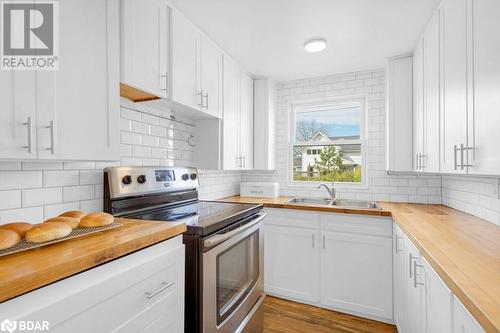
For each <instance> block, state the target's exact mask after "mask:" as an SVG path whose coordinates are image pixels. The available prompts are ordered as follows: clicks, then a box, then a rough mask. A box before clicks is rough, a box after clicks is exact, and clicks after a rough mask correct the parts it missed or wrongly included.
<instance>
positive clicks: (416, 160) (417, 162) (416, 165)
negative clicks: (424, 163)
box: [415, 154, 419, 170]
mask: <svg viewBox="0 0 500 333" xmlns="http://www.w3.org/2000/svg"><path fill="white" fill-rule="evenodd" d="M415 169H416V170H418V169H419V154H415Z"/></svg>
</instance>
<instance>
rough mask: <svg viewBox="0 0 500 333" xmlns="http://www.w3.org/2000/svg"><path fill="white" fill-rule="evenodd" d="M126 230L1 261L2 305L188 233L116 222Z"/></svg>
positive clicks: (178, 227) (163, 225) (172, 226)
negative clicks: (4, 302)
mask: <svg viewBox="0 0 500 333" xmlns="http://www.w3.org/2000/svg"><path fill="white" fill-rule="evenodd" d="M115 222H117V223H122V224H123V226H121V227H119V228H116V229H110V230H107V231H103V232H100V233H97V234H93V235H89V236H86V237H82V238H78V239H71V240H67V241H64V242H61V243H57V244H53V245H48V246H45V247H42V248H38V249H33V250H29V251H25V252H20V253H15V254H11V255H7V256H4V257H0V286H1V287H0V302H3V301H5V300H8V299H10V298H13V297H16V296H19V295H21V294H24V293H26V292H29V291H32V290H34V289H37V288H40V287H43V286H46V285H48V284H50V283H53V282H55V281H58V280H61V279H63V278H66V277H69V276H71V275H74V274H77V273H80V272H83V271H85V270H87V269H89V268H93V267H95V266H98V265H100V264H103V263H105V262H108V261H111V260H113V259H117V258H119V257H121V256H124V255H127V254H130V253H132V252H135V251H137V250H140V249H143V248H145V247H148V246H150V245H153V244H156V243H159V242H161V241H164V240H167V239H169V238H172V237H175V236H177V235H180V234H182V233H183V232H185V231H186V225H185V224H184V223H180V222H156V221H142V220H131V219H122V218H115Z"/></svg>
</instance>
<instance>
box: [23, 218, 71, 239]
mask: <svg viewBox="0 0 500 333" xmlns="http://www.w3.org/2000/svg"><path fill="white" fill-rule="evenodd" d="M71 230H73V229H71V227H70V226H69V225H68V224H67V223H64V222H46V223H42V224H39V225H36V226H34V227H33V228H31V229H30V230H28V232H26V235H25V237H26V241H28V242H31V243H42V242H47V241H51V240H54V239H59V238H63V237H66V236H68V235H69V234H70V233H71Z"/></svg>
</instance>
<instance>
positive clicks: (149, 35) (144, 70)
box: [121, 0, 170, 98]
mask: <svg viewBox="0 0 500 333" xmlns="http://www.w3.org/2000/svg"><path fill="white" fill-rule="evenodd" d="M169 10H170V9H169V7H168V5H167V3H166V2H165V1H164V0H146V1H144V0H123V1H122V25H121V26H122V29H123V30H122V41H123V43H122V53H121V55H122V56H121V67H122V68H121V82H123V83H125V84H127V85H129V86H132V87H135V88H138V89H140V90H143V91H146V92H148V93H151V94H153V95H156V96H160V97H163V98H168V86H169V84H168V80H169V78H168V75H169V73H168V63H169V41H170V14H169Z"/></svg>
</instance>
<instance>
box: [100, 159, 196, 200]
mask: <svg viewBox="0 0 500 333" xmlns="http://www.w3.org/2000/svg"><path fill="white" fill-rule="evenodd" d="M104 172H105V180H104V181H105V183H106V184H105V185H106V188H107V189H108V190H109V194H110V198H112V199H114V198H122V197H129V196H136V195H142V194H154V193H164V192H174V191H181V190H188V189H197V188H198V187H199V183H198V171H197V169H196V168H192V167H112V168H106V169H104Z"/></svg>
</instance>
